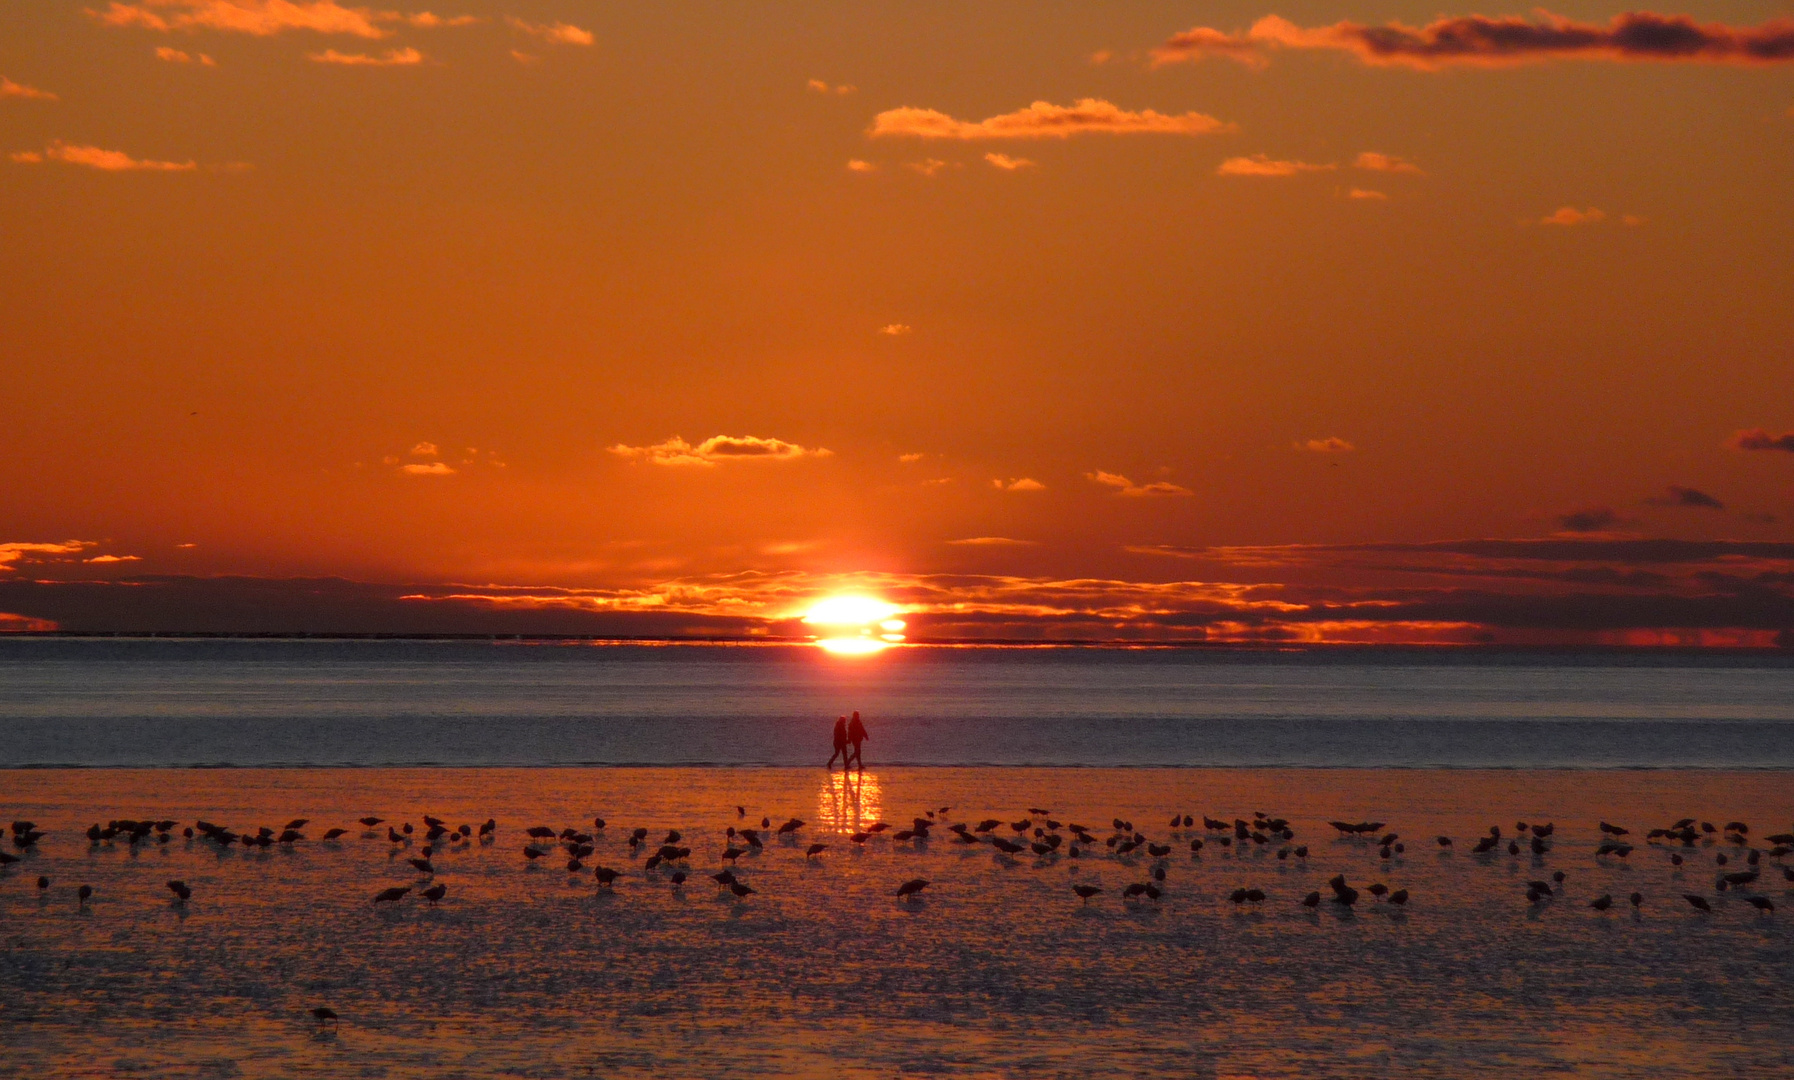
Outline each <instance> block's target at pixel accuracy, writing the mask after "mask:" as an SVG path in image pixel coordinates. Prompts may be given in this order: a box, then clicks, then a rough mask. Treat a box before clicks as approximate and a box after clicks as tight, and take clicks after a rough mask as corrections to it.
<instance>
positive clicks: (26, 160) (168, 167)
mask: <svg viewBox="0 0 1794 1080" xmlns="http://www.w3.org/2000/svg"><path fill="white" fill-rule="evenodd" d="M8 156H9V157H10V158H11V159H12V160H13V161H16V162H19V163H21V164H28V165H35V164H38V163H40V162H45V161H60V162H62V163H63V164H65V165H81V166H84V167H86V168H89V169H98V170H100V171H101V172H192V171H193V170H195V169H197V168H199V166H198V164H196V163H195V162H192V161H153V160H149V159H146V158H134V157H132V156H131V155H129V154H127V153H125V152H124V151H122V150H103V149H101V148H100V147H97V146H71V145H69V144H68V143H64V142H53V143H51V144H50V145H49V146H47V147H45V148H44V149H43V150H41V151H39V150H20V151H18V152H16V153H13V154H9V155H8Z"/></svg>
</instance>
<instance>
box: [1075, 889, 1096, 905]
mask: <svg viewBox="0 0 1794 1080" xmlns="http://www.w3.org/2000/svg"><path fill="white" fill-rule="evenodd" d="M1071 891H1072V892H1075V893H1077V894H1078V897H1079V898H1080V899H1081V900H1083V901H1084V903H1086V904H1088V903H1090V898H1091V897H1092V896H1095V895H1097V894H1098V893H1101V892H1102V889H1100V888H1098V887H1097V886H1095V885H1073V886H1072V887H1071Z"/></svg>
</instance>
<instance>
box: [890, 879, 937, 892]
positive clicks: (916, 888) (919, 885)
mask: <svg viewBox="0 0 1794 1080" xmlns="http://www.w3.org/2000/svg"><path fill="white" fill-rule="evenodd" d="M929 884H930V882H929V881H928V879H927V878H911V879H909V880H908V881H906V882H904V883H903V884H901V885H899V886H897V895H898V896H914V895H916V894H917V893H919V892H921V891H922V890H923V889H926V888H928V886H929Z"/></svg>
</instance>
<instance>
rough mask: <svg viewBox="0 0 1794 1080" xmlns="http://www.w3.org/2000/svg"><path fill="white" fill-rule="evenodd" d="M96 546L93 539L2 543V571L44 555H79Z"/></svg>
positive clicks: (34, 560) (40, 559) (41, 557)
mask: <svg viewBox="0 0 1794 1080" xmlns="http://www.w3.org/2000/svg"><path fill="white" fill-rule="evenodd" d="M95 546H97V545H96V544H95V543H94V542H93V541H92V540H64V541H63V542H62V543H60V544H56V543H48V544H45V543H11V544H0V573H5V572H6V571H8V570H12V569H14V568H15V566H16V564H18V563H21V562H41V561H43V557H44V556H53V555H79V554H80V553H81V552H83V551H86V550H87V549H89V548H92V547H95Z"/></svg>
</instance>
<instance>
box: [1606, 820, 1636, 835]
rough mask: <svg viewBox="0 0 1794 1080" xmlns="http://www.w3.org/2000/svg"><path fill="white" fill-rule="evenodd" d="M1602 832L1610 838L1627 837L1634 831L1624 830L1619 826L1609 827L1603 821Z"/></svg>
mask: <svg viewBox="0 0 1794 1080" xmlns="http://www.w3.org/2000/svg"><path fill="white" fill-rule="evenodd" d="M1601 831H1602V832H1604V833H1606V834H1607V835H1609V836H1625V835H1626V834H1627V833H1629V832H1631V831H1632V830H1631V829H1622V828H1620V827H1619V826H1618V825H1609V824H1608V823H1607V822H1605V821H1603V822H1602V823H1601Z"/></svg>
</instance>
